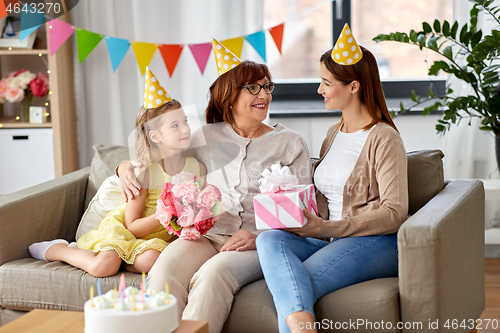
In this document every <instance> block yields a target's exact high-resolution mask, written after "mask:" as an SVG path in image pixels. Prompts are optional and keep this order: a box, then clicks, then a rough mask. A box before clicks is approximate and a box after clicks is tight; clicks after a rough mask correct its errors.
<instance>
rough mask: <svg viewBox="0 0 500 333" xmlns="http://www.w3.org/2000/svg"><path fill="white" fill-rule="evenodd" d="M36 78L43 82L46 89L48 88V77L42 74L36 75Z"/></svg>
mask: <svg viewBox="0 0 500 333" xmlns="http://www.w3.org/2000/svg"><path fill="white" fill-rule="evenodd" d="M38 78H39V79H40V80H42V81H43V82H45V85H46V86H47V89H48V88H49V76H48V75H47V74H45V73H44V72H40V73H38Z"/></svg>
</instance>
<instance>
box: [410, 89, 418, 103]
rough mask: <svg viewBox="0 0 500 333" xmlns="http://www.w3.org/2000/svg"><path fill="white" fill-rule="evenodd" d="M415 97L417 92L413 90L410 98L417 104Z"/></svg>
mask: <svg viewBox="0 0 500 333" xmlns="http://www.w3.org/2000/svg"><path fill="white" fill-rule="evenodd" d="M415 95H416V93H415V90H412V91H411V96H410V98H411V100H412V101H414V102H416V101H417V98H416V97H415Z"/></svg>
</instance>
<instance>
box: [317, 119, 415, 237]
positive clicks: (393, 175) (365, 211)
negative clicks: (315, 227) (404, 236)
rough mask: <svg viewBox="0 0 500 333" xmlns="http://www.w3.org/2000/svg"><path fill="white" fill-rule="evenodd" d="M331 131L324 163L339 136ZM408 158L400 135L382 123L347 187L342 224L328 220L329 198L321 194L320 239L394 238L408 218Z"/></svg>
mask: <svg viewBox="0 0 500 333" xmlns="http://www.w3.org/2000/svg"><path fill="white" fill-rule="evenodd" d="M339 128H340V126H339V124H335V125H333V126H331V127H330V129H329V130H328V133H327V135H326V138H325V140H324V141H323V144H322V145H321V150H320V160H319V161H318V162H317V163H316V164H315V166H314V170H316V168H317V167H318V165H319V164H320V163H321V162H322V161H323V158H324V157H325V155H326V154H327V152H328V150H329V149H330V147H331V146H332V143H333V141H334V139H335V136H336V135H337V132H338V129H339ZM407 177H408V176H407V158H406V152H405V148H404V145H403V141H402V140H401V137H400V135H399V133H398V132H397V131H396V130H394V128H392V127H391V126H390V125H388V124H386V123H383V122H379V123H377V125H376V126H375V128H374V129H373V130H372V131H371V133H370V134H369V135H368V138H367V139H366V143H365V145H364V147H363V149H362V150H361V153H360V155H359V158H358V161H357V162H356V164H355V166H354V169H353V171H352V173H351V175H350V176H349V178H348V179H347V182H346V184H345V186H344V201H343V206H342V219H341V220H328V217H329V210H328V201H327V199H326V197H325V196H324V195H323V194H322V193H321V192H319V191H317V195H316V199H317V201H318V210H319V214H320V216H321V217H322V218H323V219H324V220H325V221H324V222H323V223H322V225H321V231H320V233H319V235H318V236H319V237H346V236H368V235H384V234H392V233H395V232H397V231H398V229H399V227H400V226H401V224H402V223H403V222H404V221H405V220H406V219H407V217H408V179H407Z"/></svg>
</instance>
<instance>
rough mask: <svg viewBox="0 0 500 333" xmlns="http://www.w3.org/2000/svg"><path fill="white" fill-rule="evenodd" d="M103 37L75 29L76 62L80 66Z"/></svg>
mask: <svg viewBox="0 0 500 333" xmlns="http://www.w3.org/2000/svg"><path fill="white" fill-rule="evenodd" d="M103 37H104V35H101V34H96V33H95V32H91V31H88V30H85V29H82V28H76V44H77V47H78V61H79V62H80V64H81V63H82V62H83V61H84V60H85V58H87V56H88V55H89V54H90V52H92V50H94V48H95V47H96V46H97V44H99V42H100V41H101V39H102V38H103Z"/></svg>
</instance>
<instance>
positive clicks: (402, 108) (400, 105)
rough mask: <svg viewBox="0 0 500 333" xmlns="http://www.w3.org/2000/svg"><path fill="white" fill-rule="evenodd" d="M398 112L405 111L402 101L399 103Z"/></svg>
mask: <svg viewBox="0 0 500 333" xmlns="http://www.w3.org/2000/svg"><path fill="white" fill-rule="evenodd" d="M399 110H400V111H401V112H403V111H405V106H404V105H403V102H402V101H399Z"/></svg>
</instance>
